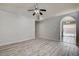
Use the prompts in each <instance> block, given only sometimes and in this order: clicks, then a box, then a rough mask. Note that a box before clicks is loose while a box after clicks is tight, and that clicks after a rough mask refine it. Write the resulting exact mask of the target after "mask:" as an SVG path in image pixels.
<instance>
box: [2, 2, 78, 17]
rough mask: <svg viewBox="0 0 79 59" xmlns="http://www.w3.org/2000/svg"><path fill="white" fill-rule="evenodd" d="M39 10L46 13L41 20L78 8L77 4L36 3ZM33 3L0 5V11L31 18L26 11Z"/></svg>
mask: <svg viewBox="0 0 79 59" xmlns="http://www.w3.org/2000/svg"><path fill="white" fill-rule="evenodd" d="M38 5H39V8H44V9H46V10H47V11H46V12H44V15H43V16H42V18H47V17H50V16H53V15H55V14H58V13H61V12H63V11H65V10H69V9H76V8H79V3H38ZM33 8H34V3H0V10H2V11H7V12H12V13H19V14H22V13H24V14H26V15H28V17H32V18H33V16H32V13H31V12H28V11H27V10H28V9H33Z"/></svg>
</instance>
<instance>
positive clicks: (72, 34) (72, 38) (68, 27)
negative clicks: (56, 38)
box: [60, 16, 76, 44]
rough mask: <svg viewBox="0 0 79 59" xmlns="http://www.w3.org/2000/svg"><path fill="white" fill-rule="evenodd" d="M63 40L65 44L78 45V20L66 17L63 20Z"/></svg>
mask: <svg viewBox="0 0 79 59" xmlns="http://www.w3.org/2000/svg"><path fill="white" fill-rule="evenodd" d="M60 28H61V29H60V30H61V31H60V32H61V38H60V40H61V41H62V42H65V43H71V44H76V20H75V19H74V18H73V17H71V16H66V17H64V18H63V19H62V20H61V26H60Z"/></svg>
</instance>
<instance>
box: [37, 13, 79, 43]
mask: <svg viewBox="0 0 79 59" xmlns="http://www.w3.org/2000/svg"><path fill="white" fill-rule="evenodd" d="M65 16H72V17H74V18H75V19H76V23H77V34H78V33H79V31H78V30H79V26H78V24H79V12H73V13H69V14H65V15H61V16H56V17H51V18H48V19H45V20H43V21H40V22H39V23H38V24H39V31H38V37H39V38H45V39H49V40H56V41H60V21H61V19H62V18H63V17H65ZM78 38H79V37H78V35H77V40H78ZM77 42H78V41H77Z"/></svg>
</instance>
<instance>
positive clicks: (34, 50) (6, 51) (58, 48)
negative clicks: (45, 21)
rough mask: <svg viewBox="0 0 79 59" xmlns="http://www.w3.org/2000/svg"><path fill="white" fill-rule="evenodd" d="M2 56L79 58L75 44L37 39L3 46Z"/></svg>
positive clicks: (78, 51) (78, 49)
mask: <svg viewBox="0 0 79 59" xmlns="http://www.w3.org/2000/svg"><path fill="white" fill-rule="evenodd" d="M0 56H79V48H78V47H77V46H76V45H74V44H69V43H63V42H56V41H52V40H45V39H37V40H34V39H32V40H27V41H24V42H20V43H16V44H11V45H6V46H1V47H0Z"/></svg>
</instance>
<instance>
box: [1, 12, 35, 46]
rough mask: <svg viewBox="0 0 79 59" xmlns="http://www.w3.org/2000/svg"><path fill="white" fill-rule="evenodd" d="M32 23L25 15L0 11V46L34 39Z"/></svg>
mask: <svg viewBox="0 0 79 59" xmlns="http://www.w3.org/2000/svg"><path fill="white" fill-rule="evenodd" d="M34 24H35V23H34V21H33V19H30V18H28V17H27V16H26V15H23V14H16V13H15V14H14V13H10V12H6V11H0V46H1V45H6V44H11V43H16V42H20V41H24V40H29V39H34V38H35V35H34V34H35V26H34Z"/></svg>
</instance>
